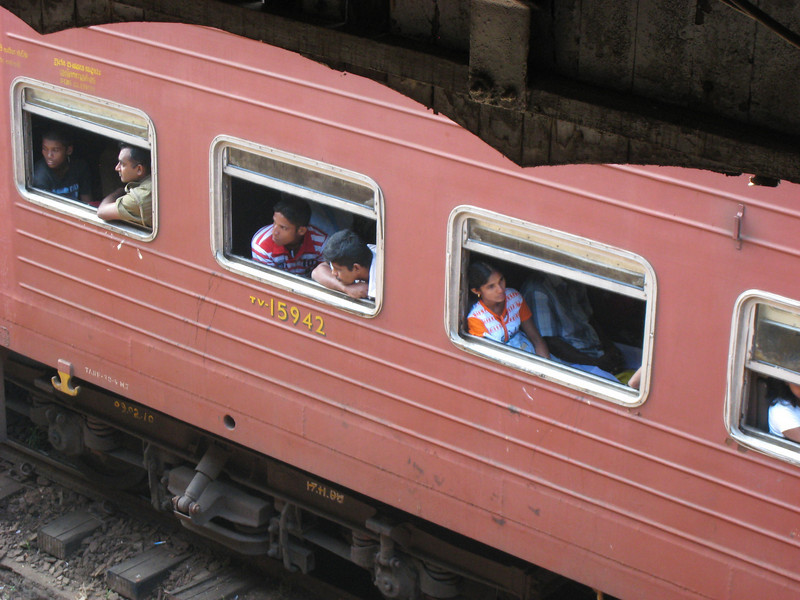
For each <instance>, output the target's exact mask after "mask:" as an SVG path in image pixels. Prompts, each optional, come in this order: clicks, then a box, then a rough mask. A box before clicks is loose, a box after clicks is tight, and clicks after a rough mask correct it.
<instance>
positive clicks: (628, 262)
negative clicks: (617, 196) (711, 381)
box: [446, 206, 656, 406]
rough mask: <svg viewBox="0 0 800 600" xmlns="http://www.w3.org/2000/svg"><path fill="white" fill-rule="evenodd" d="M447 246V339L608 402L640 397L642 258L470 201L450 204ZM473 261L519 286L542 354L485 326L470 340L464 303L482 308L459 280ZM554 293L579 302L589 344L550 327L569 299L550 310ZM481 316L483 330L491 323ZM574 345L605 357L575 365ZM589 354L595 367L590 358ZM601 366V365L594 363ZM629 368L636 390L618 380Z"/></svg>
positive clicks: (650, 321)
mask: <svg viewBox="0 0 800 600" xmlns="http://www.w3.org/2000/svg"><path fill="white" fill-rule="evenodd" d="M448 248H449V252H448V269H447V272H448V273H449V281H448V284H447V301H446V327H447V332H448V335H449V336H450V339H451V340H452V341H453V343H454V344H456V346H458V347H460V348H462V349H463V350H465V351H467V352H471V353H473V354H478V355H480V356H483V357H486V358H488V359H490V360H494V361H496V362H498V363H501V364H504V365H507V366H509V367H513V368H516V369H519V370H521V371H526V372H528V373H531V374H533V375H538V376H541V377H545V378H547V379H551V380H556V381H559V382H561V383H563V384H564V385H567V386H569V387H572V388H574V389H577V390H580V391H582V392H586V393H590V394H592V395H594V396H597V397H600V398H603V399H605V400H609V401H611V402H615V403H618V404H622V405H625V406H637V405H639V404H641V403H642V402H644V400H645V398H646V396H647V390H648V387H649V380H650V365H651V362H652V337H653V327H654V315H655V297H656V282H655V274H654V272H653V270H652V268H651V267H650V265H649V264H648V263H647V262H646V261H645V260H644V259H643V258H641V257H639V256H636V255H634V254H632V253H630V252H626V251H624V250H620V249H617V248H612V247H610V246H606V245H604V244H600V243H598V242H594V241H591V240H587V239H585V238H580V237H577V236H573V235H570V234H567V233H562V232H559V231H555V230H553V229H550V228H547V227H541V226H538V225H534V224H532V223H527V222H523V221H520V220H517V219H512V218H509V217H505V216H502V215H498V214H496V213H491V212H488V211H485V210H482V209H478V208H474V207H469V206H461V207H457V208H456V209H455V210H454V211H453V213H452V214H451V215H450V224H449V239H448ZM479 262H480V263H485V264H487V265H489V267H491V269H492V272H495V271H496V272H499V273H501V274H502V275H503V277H504V278H505V281H506V285H507V287H508V288H513V289H516V290H518V291H520V295H521V297H522V298H523V299H525V301H526V304H528V305H530V310H531V311H532V313H533V316H532V319H533V322H537V321H538V322H539V323H540V325H539V329H540V330H541V331H542V333H543V335H544V336H545V340H547V342H548V345H549V346H550V350H551V358H550V359H545V358H540V357H538V356H535V355H534V354H533V353H532V349H531V348H528V349H527V351H526V349H525V344H526V343H527V342H524V341H523V343H522V344H516V343H514V342H515V341H516V339H517V338H516V336H512V337H511V338H510V340H506V343H501V342H499V341H493V340H492V339H491V337H486V335H487V334H485V333H484V334H483V336H481V337H479V336H477V335H471V334H470V333H469V332H468V331H469V330H470V328H472V327H473V325H474V323H473V324H470V325H469V326H468V322H469V321H468V319H467V315H468V314H469V312H470V310H471V308H472V307H475V308H476V311H478V312H480V310H481V308H482V307H481V305H479V304H478V303H477V302H478V299H477V297H476V296H475V295H474V294H472V292H471V291H470V283H469V280H468V278H469V272H470V265H474V264H475V263H479ZM473 270H474V266H473ZM483 270H484V271H486V272H487V273H488V272H489V271H487V270H486V268H485V267H484V268H483ZM479 271H480V270H478V271H477V272H479ZM562 290H566V292H565V293H566V294H567V295H568V296H569V298H571V302H572V304H571V306H578V305H579V306H580V307H581V309H580V310H581V311H582V313H581V314H583V315H584V316H585V317H586V318H585V319H584V320H585V322H586V324H587V325H588V327H587V329H588V330H590V332H591V335H592V336H593V338H592V339H593V340H594V341H593V342H591V343H587V344H586V345H585V346H581V345H580V344H581V342H578V341H575V340H573V339H572V338H569V336H568V335H567V334H564V335H565V336H566V337H562V335H561V334H562V333H564V331H563V327H562V329H559V330H558V332H557V331H556V329H555V328H554V327H555V325H554V324H555V323H556V322H558V323H563V322H564V321H565V320H566V319H565V315H566V314H568V313H567V308H564V307H563V305H566V304H570V303H569V302H567V301H566V300H563V304H562V305H561V307H560V308H556V306H557V305H559V303H560V302H562V301H561V300H559V294H561V293H562ZM508 297H509V295H508V293H507V294H506V298H508ZM569 310H570V311H572V309H571V308H570V309H569ZM484 312H486V311H484ZM473 314H477V313H473ZM572 314H575V313H574V312H572ZM475 318H476V317H473V320H474V319H475ZM486 322H487V327H488V328H489V329H491V326H492V325H493V324H494V321H492V319H491V318H490V319H488V321H486ZM548 323H549V325H548ZM558 326H559V327H561V325H558ZM547 327H550V329H546V328H547ZM503 329H504V331H505V327H503ZM473 332H474V331H473ZM506 333H507V332H506ZM503 335H505V334H503ZM564 339H570V343H565V342H564V341H563V340H564ZM575 344H577V345H578V346H579V347H581V348H583V350H582V351H581V352H580V356H584V357H588V356H589V354H591V353H592V352H595V348H600V347H602V348H604V349H605V352H602V351H597V352H595V354H596V356H604V358H603V359H597V360H595V358H587V359H586V360H582V361H580V362H581V363H584V364H578V362H576V360H577V359H576V355H575V353H574V347H573V345H575ZM557 353H558V354H557ZM612 359H613V360H612ZM593 361H594V362H595V363H596V364H589V363H591V362H593ZM606 364H608V365H609V366H608V367H607V368H608V369H609V370H605V368H601V367H600V366H602V367H606ZM598 365H600V366H598ZM610 365H613V366H610ZM610 371H613V373H612V372H610ZM634 374H635V375H636V378H635V380H634V381H636V380H639V382H638V389H637V388H635V387H633V386H632V385H627V383H628V382H629V381H630V377H631V376H633V375H634ZM634 385H636V384H634Z"/></svg>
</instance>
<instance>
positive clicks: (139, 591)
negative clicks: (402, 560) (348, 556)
mask: <svg viewBox="0 0 800 600" xmlns="http://www.w3.org/2000/svg"><path fill="white" fill-rule="evenodd" d="M340 573H341V571H340ZM352 583H353V582H352V581H348V580H346V581H345V585H351V584H352ZM370 592H371V589H367V590H365V593H364V594H359V593H353V592H352V591H348V590H346V589H342V588H341V587H339V586H338V585H336V584H334V583H332V582H330V581H323V580H320V579H317V578H314V577H309V576H307V575H298V574H292V573H288V572H286V571H285V570H284V569H283V566H282V565H280V564H279V563H277V561H273V560H270V559H263V560H249V559H248V560H246V561H244V560H242V559H241V557H234V556H232V555H231V554H230V553H229V552H227V551H226V550H225V549H223V548H221V547H218V546H217V545H215V544H213V543H212V542H209V541H208V540H205V539H203V538H199V537H197V536H194V535H193V534H191V532H188V531H186V530H184V529H183V528H181V527H180V526H179V525H178V523H177V522H176V521H175V520H174V519H172V518H170V517H169V516H168V515H167V514H165V513H160V512H158V511H155V510H154V509H153V508H152V507H151V506H150V503H149V501H148V500H147V499H146V498H142V497H139V496H137V495H136V494H130V493H121V492H119V491H116V490H110V489H108V488H104V487H102V486H98V485H96V484H93V483H92V482H91V481H87V480H86V479H85V478H84V477H82V476H81V475H80V473H79V472H78V471H77V470H75V469H74V468H72V467H70V466H68V465H65V464H63V463H61V462H59V461H57V460H54V459H53V458H52V457H50V456H48V455H47V454H43V453H39V452H34V451H32V450H31V449H29V448H27V447H25V446H24V445H22V444H20V443H17V442H6V443H3V444H0V600H28V599H31V600H44V599H47V600H62V599H64V600H96V599H97V600H99V599H102V600H115V599H120V598H131V599H133V600H211V599H212V598H213V599H214V600H225V599H229V598H230V599H234V598H235V599H236V600H321V599H325V600H331V599H341V600H365V598H369V597H371V598H374V597H375V596H374V593H370Z"/></svg>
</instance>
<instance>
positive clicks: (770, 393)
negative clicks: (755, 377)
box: [767, 377, 800, 406]
mask: <svg viewBox="0 0 800 600" xmlns="http://www.w3.org/2000/svg"><path fill="white" fill-rule="evenodd" d="M767 398H769V399H770V402H771V403H772V404H774V403H775V402H777V401H778V400H787V401H788V402H790V403H791V404H794V405H795V406H800V385H797V384H796V383H790V382H788V381H784V380H783V379H776V378H773V377H771V378H769V379H768V380H767Z"/></svg>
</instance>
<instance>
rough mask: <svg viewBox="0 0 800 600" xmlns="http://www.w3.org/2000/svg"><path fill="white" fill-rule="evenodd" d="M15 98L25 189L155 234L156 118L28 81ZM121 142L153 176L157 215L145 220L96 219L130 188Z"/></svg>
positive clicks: (115, 225)
mask: <svg viewBox="0 0 800 600" xmlns="http://www.w3.org/2000/svg"><path fill="white" fill-rule="evenodd" d="M12 97H13V111H12V127H13V131H14V135H13V143H14V173H15V179H16V184H17V188H18V189H19V191H20V193H21V194H22V195H23V196H24V197H25V198H26V199H28V200H29V201H31V202H33V203H35V204H38V205H41V206H45V207H47V208H49V209H52V210H54V211H57V212H60V213H63V214H67V215H71V216H73V217H77V218H79V219H81V220H84V221H88V222H91V223H94V224H96V225H99V226H102V227H105V228H107V229H113V230H115V231H118V232H120V233H122V234H124V235H127V236H130V237H134V238H137V239H140V240H144V241H148V240H151V239H153V237H154V236H155V230H156V221H157V216H156V215H157V210H156V206H157V202H156V187H157V186H156V172H155V171H156V169H155V164H156V161H155V131H154V128H153V124H152V122H151V121H150V119H149V118H148V117H147V116H146V115H145V114H144V113H142V112H141V111H139V110H136V109H133V108H130V107H127V106H123V105H120V104H116V103H112V102H108V101H106V100H102V99H100V98H95V97H92V96H87V95H85V94H81V93H78V92H74V91H72V90H67V89H64V88H59V87H56V86H52V85H48V84H45V83H41V82H36V81H32V80H29V79H25V78H20V79H17V80H16V81H15V82H14V84H13V87H12ZM120 144H127V145H129V146H131V148H135V149H136V150H133V152H134V153H135V154H136V155H137V156H139V155H141V156H142V157H143V159H142V164H143V165H144V166H143V168H142V170H143V171H146V172H147V173H149V176H150V180H151V185H152V214H150V213H148V214H146V215H145V214H143V215H141V219H140V220H141V224H139V225H137V224H135V223H128V222H126V221H122V220H114V221H104V220H102V219H100V218H99V217H98V216H97V205H99V204H100V201H101V200H102V199H103V198H104V197H105V196H106V195H108V194H111V193H112V192H114V191H115V190H118V189H119V188H122V187H123V185H124V184H123V183H122V181H121V180H120V176H119V174H118V173H117V172H116V170H115V167H116V165H117V162H118V156H119V152H120ZM148 157H149V158H148ZM148 161H149V164H146V163H147V162H148ZM145 176H146V175H145ZM146 223H149V225H150V226H148V225H147V224H146Z"/></svg>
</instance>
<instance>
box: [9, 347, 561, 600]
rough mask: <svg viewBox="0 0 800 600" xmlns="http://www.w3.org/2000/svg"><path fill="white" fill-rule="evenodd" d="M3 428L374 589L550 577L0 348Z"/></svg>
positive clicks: (281, 556)
mask: <svg viewBox="0 0 800 600" xmlns="http://www.w3.org/2000/svg"><path fill="white" fill-rule="evenodd" d="M0 358H2V362H1V363H0V369H2V375H3V377H2V381H3V383H4V390H3V389H2V388H0V392H2V394H1V395H0V399H2V401H3V410H2V411H0V414H2V415H3V416H5V418H6V426H5V429H6V431H7V434H8V438H10V439H13V440H15V441H18V442H21V443H26V444H28V445H38V447H39V448H40V449H42V450H44V451H45V452H48V453H52V454H56V455H58V456H59V457H61V458H63V459H64V460H66V461H67V462H68V463H69V464H71V465H72V466H74V467H76V468H78V469H80V470H81V471H82V472H83V473H84V474H85V475H86V477H87V478H90V479H93V480H95V481H99V482H102V483H103V484H104V485H106V486H113V487H115V488H119V489H129V490H133V491H137V492H140V493H145V494H148V495H149V498H150V501H151V503H152V505H153V506H154V507H155V508H156V509H157V510H160V511H172V512H173V513H174V515H175V517H177V518H178V519H179V520H180V522H181V524H182V525H183V526H184V527H186V528H188V529H190V530H192V531H193V532H195V533H197V534H200V535H202V536H204V537H206V538H209V539H212V540H214V541H215V542H217V543H219V544H221V545H223V546H225V547H227V548H229V549H231V550H233V551H235V552H238V553H241V554H245V555H265V556H269V557H272V558H274V559H277V560H279V561H281V562H282V563H283V565H284V566H285V567H286V568H287V569H289V570H292V571H301V572H303V573H310V572H312V571H314V570H315V568H316V566H317V563H318V561H319V560H324V556H325V555H327V554H328V553H332V554H333V555H336V556H338V557H340V558H342V559H344V560H346V561H349V562H350V563H353V564H354V565H357V566H358V567H361V568H363V569H365V570H367V571H368V572H369V573H370V574H371V577H372V581H373V583H374V584H375V585H376V586H377V588H378V590H379V591H380V593H381V594H382V595H383V596H384V597H386V598H392V599H397V600H427V599H432V600H433V599H436V600H438V599H446V598H452V599H464V600H489V599H509V600H510V599H518V600H537V599H539V598H545V597H547V596H548V595H549V594H550V593H551V592H552V590H553V588H555V587H557V586H558V585H559V581H560V579H561V578H559V577H558V576H556V575H555V574H553V573H550V572H549V571H546V570H544V569H540V568H537V567H535V566H533V565H530V564H527V563H524V562H522V561H519V560H518V559H515V558H513V557H510V556H508V555H506V554H503V553H501V552H498V551H496V550H494V549H492V548H488V547H486V546H484V545H482V544H479V543H477V542H474V541H472V540H468V539H465V538H463V537H462V536H459V535H457V534H454V533H452V532H449V531H446V530H442V529H441V528H439V527H437V526H435V525H433V524H431V523H427V522H424V521H421V520H419V519H415V518H413V517H411V516H409V515H407V514H404V513H401V512H399V511H397V510H395V509H392V508H391V507H387V506H384V505H382V504H380V503H378V502H376V501H373V500H370V499H369V498H365V497H362V496H360V495H358V494H355V493H352V492H351V491H349V490H347V489H344V488H340V487H338V486H336V485H335V484H332V483H330V482H328V481H326V480H324V479H321V478H319V477H316V476H315V475H312V474H309V473H306V472H304V471H301V470H298V469H296V468H293V467H292V466H290V465H287V464H285V463H282V462H279V461H276V460H274V459H271V458H269V457H266V456H263V455H260V454H257V453H255V452H253V451H251V450H248V449H246V448H242V447H240V446H238V445H235V444H232V443H230V442H228V441H226V440H224V439H220V438H217V437H214V436H212V435H210V434H209V433H207V432H204V431H201V430H198V429H196V428H194V427H191V426H189V425H187V424H185V423H182V422H180V421H178V420H176V419H173V418H171V417H169V416H167V415H164V414H160V413H157V412H155V411H151V410H150V409H148V408H147V407H145V406H142V405H139V404H138V403H135V402H132V401H130V400H128V399H126V398H124V397H122V396H118V395H114V394H112V393H110V392H108V391H106V390H104V389H102V388H99V387H96V386H93V385H91V384H87V383H85V382H82V381H81V382H79V381H77V380H76V379H74V378H73V377H72V376H71V373H70V367H69V365H67V364H60V365H59V368H58V369H54V368H52V367H48V366H47V365H42V364H40V363H36V362H34V361H31V360H28V359H26V358H25V357H22V356H19V355H15V354H13V353H10V352H5V353H2V354H0Z"/></svg>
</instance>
